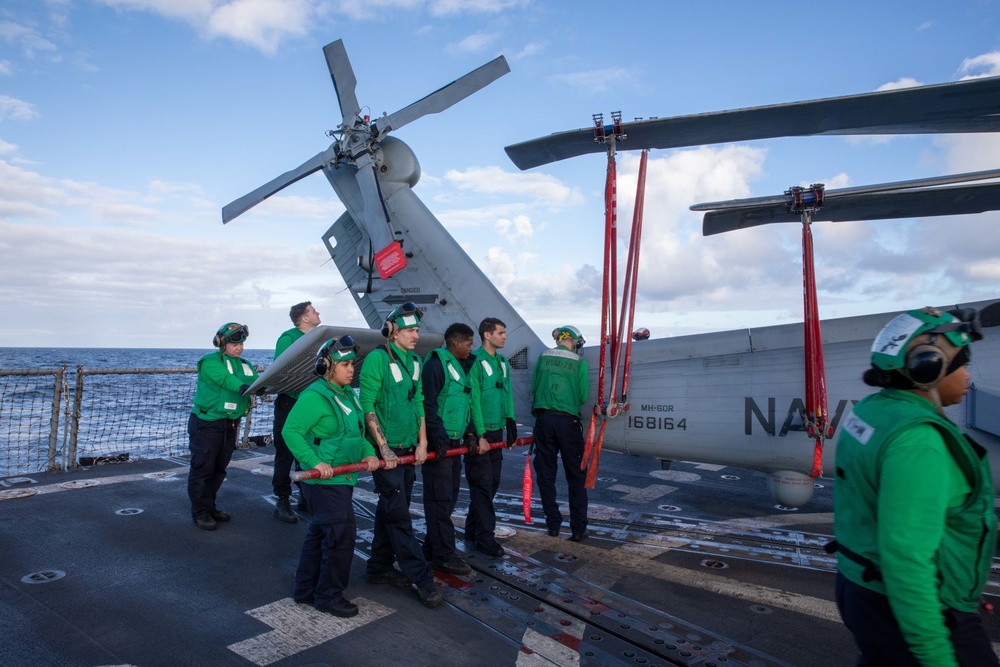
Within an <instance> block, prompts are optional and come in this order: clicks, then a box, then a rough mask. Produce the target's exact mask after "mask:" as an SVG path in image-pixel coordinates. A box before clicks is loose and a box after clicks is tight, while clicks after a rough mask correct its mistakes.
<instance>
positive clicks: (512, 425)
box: [507, 417, 517, 447]
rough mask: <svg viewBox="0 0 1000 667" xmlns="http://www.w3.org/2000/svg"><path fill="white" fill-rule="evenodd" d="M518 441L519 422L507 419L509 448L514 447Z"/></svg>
mask: <svg viewBox="0 0 1000 667" xmlns="http://www.w3.org/2000/svg"><path fill="white" fill-rule="evenodd" d="M516 441H517V422H516V421H514V420H513V419H511V418H510V417H508V418H507V446H508V447H513V446H514V443H515V442H516Z"/></svg>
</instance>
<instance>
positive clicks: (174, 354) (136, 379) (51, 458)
mask: <svg viewBox="0 0 1000 667" xmlns="http://www.w3.org/2000/svg"><path fill="white" fill-rule="evenodd" d="M210 352H211V349H141V348H68V347H60V348H42V347H7V348H0V371H11V370H32V371H41V370H48V371H54V370H55V369H58V368H60V367H62V366H66V367H67V369H66V372H65V374H64V376H63V381H62V383H58V382H57V381H56V375H55V374H54V373H51V372H50V373H47V374H35V375H23V374H20V375H15V374H10V373H4V372H0V477H4V476H9V475H17V474H27V473H32V472H40V471H43V470H46V469H48V468H49V467H50V466H55V467H56V468H57V469H62V468H67V467H68V468H73V467H75V466H76V465H77V464H79V465H88V464H91V463H93V462H94V461H99V462H100V461H110V460H115V459H118V460H122V459H124V458H128V460H137V459H147V458H155V457H164V456H178V455H184V454H187V452H188V436H187V420H188V417H189V415H190V413H191V406H192V402H193V398H194V390H195V386H196V382H197V375H196V373H195V372H194V369H195V368H196V366H197V363H198V359H200V358H201V357H202V356H204V355H206V354H208V353H210ZM273 357H274V350H246V351H244V354H243V358H244V359H245V360H246V361H248V362H250V363H252V364H253V365H254V366H256V367H257V368H258V369H259V370H260V369H263V368H266V367H267V366H268V365H269V364H270V363H271V361H272V359H273ZM78 366H79V367H82V369H83V370H84V372H83V373H78V372H77V367H78ZM135 369H155V370H156V371H159V372H139V373H136V372H121V371H133V370H135ZM165 370H168V371H169V370H173V371H175V372H163V371H165ZM177 371H182V372H177ZM56 396H58V397H59V398H58V407H57V408H56V410H55V414H54V411H53V399H54V398H55V397H56ZM255 403H256V407H255V408H254V409H253V410H252V411H251V413H250V415H249V416H248V417H246V418H244V420H243V427H244V428H243V429H241V432H242V434H243V435H245V436H247V437H255V438H254V439H255V441H256V442H257V443H258V444H260V443H261V438H262V437H263V436H269V435H270V433H271V429H272V422H273V415H274V407H273V406H274V403H273V402H272V401H271V400H265V399H255ZM126 455H127V457H126Z"/></svg>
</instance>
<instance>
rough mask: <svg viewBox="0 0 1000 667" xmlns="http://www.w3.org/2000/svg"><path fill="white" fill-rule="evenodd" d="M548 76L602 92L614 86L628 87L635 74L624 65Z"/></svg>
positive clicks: (565, 82) (588, 89) (567, 83)
mask: <svg viewBox="0 0 1000 667" xmlns="http://www.w3.org/2000/svg"><path fill="white" fill-rule="evenodd" d="M550 78H551V80H552V81H553V82H554V83H558V84H565V85H568V86H572V87H573V88H579V89H581V90H585V91H587V92H589V93H604V92H608V91H609V90H612V89H614V88H620V87H630V86H632V85H634V83H635V82H636V76H635V74H634V73H633V72H632V71H631V70H628V69H625V68H624V67H605V68H602V69H595V70H590V71H587V72H570V73H568V74H556V75H553V76H552V77H550Z"/></svg>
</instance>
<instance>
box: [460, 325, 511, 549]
mask: <svg viewBox="0 0 1000 667" xmlns="http://www.w3.org/2000/svg"><path fill="white" fill-rule="evenodd" d="M479 338H480V339H481V340H482V345H481V346H480V347H479V349H478V350H476V351H475V353H474V358H475V363H473V365H472V370H471V371H470V372H469V381H470V383H471V385H472V404H471V409H472V423H473V425H474V426H475V429H476V436H477V441H478V448H477V451H472V449H471V448H470V450H469V453H468V454H467V455H466V457H465V478H466V479H467V480H468V482H469V513H468V515H467V516H466V518H465V541H466V543H467V544H469V545H471V546H473V547H475V548H476V549H478V550H479V551H481V552H483V553H485V554H486V555H488V556H492V557H493V558H500V557H502V556H503V555H504V549H503V547H502V546H500V544H498V543H497V540H496V526H497V514H496V508H495V507H494V505H493V499H494V498H495V497H496V495H497V490H498V489H499V488H500V475H501V472H502V471H503V450H502V449H500V448H497V449H490V443H494V442H503V440H504V428H505V427H506V429H507V440H506V441H507V444H508V446H513V444H514V441H515V440H517V423H516V422H515V421H514V392H513V390H512V389H511V384H510V364H509V363H508V362H507V358H506V357H504V356H503V354H501V353H500V350H501V349H502V348H503V346H504V344H505V343H506V342H507V325H506V324H504V323H503V322H501V321H500V320H499V319H497V318H495V317H487V318H486V319H484V320H483V321H482V322H480V323H479Z"/></svg>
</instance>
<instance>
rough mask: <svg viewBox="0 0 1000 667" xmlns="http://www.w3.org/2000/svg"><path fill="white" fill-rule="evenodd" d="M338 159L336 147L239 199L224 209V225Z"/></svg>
mask: <svg viewBox="0 0 1000 667" xmlns="http://www.w3.org/2000/svg"><path fill="white" fill-rule="evenodd" d="M336 157H337V148H336V145H333V146H331V147H330V148H328V149H326V150H325V151H323V152H322V153H317V154H316V155H314V156H312V157H311V158H309V159H308V160H306V161H305V162H303V163H302V164H300V165H299V166H298V167H296V168H295V169H292V170H291V171H286V172H285V173H284V174H282V175H281V176H278V177H277V178H274V179H272V180H270V181H269V182H267V183H265V184H264V185H262V186H260V187H259V188H257V189H256V190H254V191H253V192H250V193H248V194H245V195H243V196H242V197H240V198H239V199H237V200H235V201H232V202H230V203H229V204H226V205H225V206H223V207H222V224H226V223H227V222H229V221H230V220H232V219H233V218H235V217H237V216H239V215H241V214H243V213H246V212H247V211H248V210H250V209H251V208H253V207H254V206H256V205H257V204H259V203H261V202H262V201H264V200H265V199H267V198H268V197H270V196H271V195H273V194H275V193H276V192H279V191H281V190H283V189H284V188H287V187H288V186H289V185H291V184H292V183H295V182H296V181H299V180H301V179H303V178H305V177H306V176H308V175H309V174H313V173H315V172H317V171H319V170H320V169H322V168H323V167H324V165H326V164H328V163H329V162H332V161H333V160H334V159H335V158H336Z"/></svg>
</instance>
